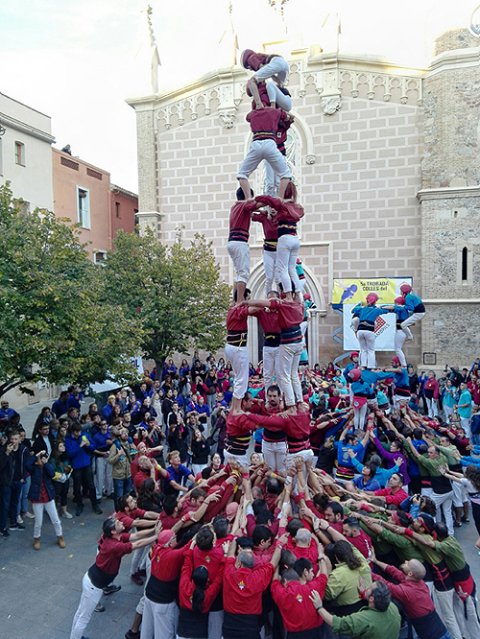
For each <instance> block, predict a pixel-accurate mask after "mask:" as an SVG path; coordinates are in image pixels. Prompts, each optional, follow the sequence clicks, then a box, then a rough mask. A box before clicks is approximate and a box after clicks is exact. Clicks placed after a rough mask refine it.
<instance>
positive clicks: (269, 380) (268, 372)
mask: <svg viewBox="0 0 480 639" xmlns="http://www.w3.org/2000/svg"><path fill="white" fill-rule="evenodd" d="M279 353H280V347H279V346H264V347H263V379H264V382H265V394H266V393H267V390H268V389H269V388H270V386H271V385H272V384H273V379H274V378H275V380H276V379H277V377H278V361H279V357H280V355H279Z"/></svg>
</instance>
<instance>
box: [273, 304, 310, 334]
mask: <svg viewBox="0 0 480 639" xmlns="http://www.w3.org/2000/svg"><path fill="white" fill-rule="evenodd" d="M270 308H271V309H273V310H278V325H279V327H280V330H281V331H282V330H286V329H288V328H291V327H292V326H299V325H300V324H301V323H302V322H303V304H300V303H299V302H286V301H281V302H279V301H278V300H271V301H270Z"/></svg>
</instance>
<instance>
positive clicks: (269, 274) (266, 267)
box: [263, 251, 277, 296]
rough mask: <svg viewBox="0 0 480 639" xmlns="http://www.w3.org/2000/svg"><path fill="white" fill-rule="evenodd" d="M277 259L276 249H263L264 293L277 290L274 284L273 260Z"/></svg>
mask: <svg viewBox="0 0 480 639" xmlns="http://www.w3.org/2000/svg"><path fill="white" fill-rule="evenodd" d="M276 261H277V251H263V271H264V273H265V294H266V295H267V296H268V294H269V293H272V292H275V291H276V290H277V288H276V286H275V284H274V276H275V262H276Z"/></svg>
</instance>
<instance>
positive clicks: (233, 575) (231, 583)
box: [223, 557, 274, 615]
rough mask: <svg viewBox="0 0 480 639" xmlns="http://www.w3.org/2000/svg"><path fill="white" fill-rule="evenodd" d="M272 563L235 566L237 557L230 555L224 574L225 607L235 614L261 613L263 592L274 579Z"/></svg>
mask: <svg viewBox="0 0 480 639" xmlns="http://www.w3.org/2000/svg"><path fill="white" fill-rule="evenodd" d="M273 573H274V568H273V566H272V564H266V565H263V566H256V567H255V568H235V559H234V558H233V557H228V558H227V559H226V561H225V571H224V574H223V608H224V610H225V612H229V613H230V614H233V615H259V614H261V612H262V597H261V594H262V593H263V591H264V590H266V589H267V588H268V585H269V584H270V581H271V580H272V577H273Z"/></svg>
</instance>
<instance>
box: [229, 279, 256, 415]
mask: <svg viewBox="0 0 480 639" xmlns="http://www.w3.org/2000/svg"><path fill="white" fill-rule="evenodd" d="M249 294H250V291H249V290H248V289H245V296H246V297H248V295H249ZM245 299H246V298H245ZM255 313H256V309H254V308H252V309H251V308H249V307H248V306H244V305H243V304H236V303H235V304H233V305H232V306H231V307H230V309H229V310H228V313H227V343H226V345H225V357H226V358H227V359H228V360H230V362H231V364H232V368H233V375H234V380H233V399H232V409H233V410H241V403H242V399H243V398H244V397H245V393H246V392H247V389H248V371H249V361H248V348H247V335H248V316H249V315H255Z"/></svg>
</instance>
